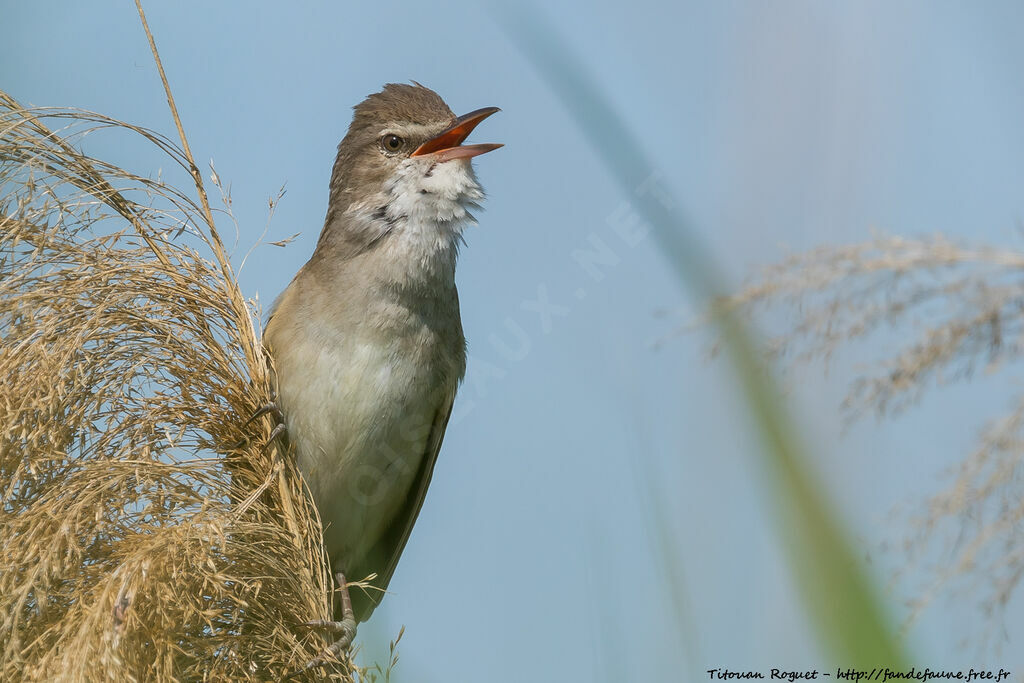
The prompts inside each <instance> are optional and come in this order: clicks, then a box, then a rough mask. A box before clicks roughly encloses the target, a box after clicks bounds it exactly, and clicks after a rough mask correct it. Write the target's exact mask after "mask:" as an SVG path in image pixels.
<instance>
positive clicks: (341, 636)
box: [300, 572, 356, 673]
mask: <svg viewBox="0 0 1024 683" xmlns="http://www.w3.org/2000/svg"><path fill="white" fill-rule="evenodd" d="M334 580H335V581H336V582H337V584H338V590H339V591H341V621H330V620H327V619H317V620H315V621H307V622H306V626H311V627H313V628H322V629H326V630H328V631H331V632H333V633H335V634H337V636H338V639H337V640H335V641H334V642H333V643H332V644H331V645H330V646H328V648H327V649H326V650H324V651H323V653H322V654H320V655H319V656H318V657H314V658H313V659H311V660H309V661H308V662H306V665H305V666H304V667H302V671H309V670H310V669H314V668H316V667H318V666H322V665H324V664H327V663H329V662H331V661H332V660H336V659H339V658H340V657H341V655H342V654H343V653H345V652H347V651H348V649H349V648H350V647H351V646H352V639H353V638H355V637H356V617H355V614H354V613H353V612H352V598H351V597H350V596H349V594H348V583H347V582H346V581H345V575H344V574H342V573H341V572H338V573H337V574H335V575H334ZM300 673H301V672H300Z"/></svg>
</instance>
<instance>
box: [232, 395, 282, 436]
mask: <svg viewBox="0 0 1024 683" xmlns="http://www.w3.org/2000/svg"><path fill="white" fill-rule="evenodd" d="M268 414H269V415H273V416H274V421H275V422H276V424H275V425H274V429H272V430H271V432H270V436H269V437H268V438H267V443H266V446H270V444H272V443H274V439H276V438H278V437H279V436H281V435H282V434H284V433H285V432H287V431H288V427H287V426H286V425H285V423H284V413H283V412H281V406H279V405H278V403H277V394H276V393H271V394H270V401H269V402H267V403H265V404H264V405H262V406H260V407H259V408H258V409H257V410H256V412H254V413H253V414H252V415H251V416H249V419H248V420H246V421H245V423H243V424H242V429H245V428H246V427H248V426H249V425H251V424H252V423H253V422H255V421H256V420H258V419H259V418H261V417H263V416H264V415H268ZM247 442H248V439H242V440H241V441H239V442H238V443H237V444H235V448H236V449H238V448H242V447H243V446H245V444H246V443H247Z"/></svg>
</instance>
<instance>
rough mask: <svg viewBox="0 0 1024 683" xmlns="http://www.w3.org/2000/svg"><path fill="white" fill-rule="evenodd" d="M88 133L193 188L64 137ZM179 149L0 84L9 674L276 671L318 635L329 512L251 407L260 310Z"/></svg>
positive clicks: (294, 663) (261, 362) (1, 489)
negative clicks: (145, 146) (324, 515)
mask: <svg viewBox="0 0 1024 683" xmlns="http://www.w3.org/2000/svg"><path fill="white" fill-rule="evenodd" d="M54 124H57V125H60V126H62V129H61V131H60V133H59V134H58V133H54V132H52V131H51V129H50V128H49V127H48V125H51V126H52V125H54ZM99 129H106V130H109V131H112V132H113V134H116V135H122V136H140V137H141V139H142V140H145V141H146V142H148V143H151V144H152V145H155V146H156V147H157V148H158V149H159V150H160V151H161V152H162V153H164V154H165V155H167V157H168V158H170V159H172V160H173V161H174V162H175V163H177V164H178V165H180V166H182V167H183V168H184V169H185V170H186V171H187V172H189V174H190V175H191V176H192V177H193V179H194V180H195V181H196V185H197V188H196V190H197V194H198V196H199V201H196V200H195V199H193V198H192V197H191V195H189V194H187V193H185V192H183V191H180V190H178V189H175V188H173V187H170V186H169V185H167V184H165V183H163V182H161V181H159V180H153V179H150V178H145V177H142V176H139V175H137V174H133V173H131V172H129V171H127V170H125V169H122V168H118V167H116V166H114V165H111V164H109V163H104V162H103V161H100V160H98V159H94V158H90V157H89V156H87V155H85V154H83V153H82V152H80V151H78V149H76V147H75V144H76V139H78V136H81V135H84V134H85V133H87V132H92V131H96V130H99ZM182 139H183V141H184V138H182ZM184 149H185V150H186V151H183V150H182V149H181V148H179V147H178V146H176V145H175V144H174V143H172V142H171V141H169V140H168V139H166V138H165V137H163V136H161V135H159V134H157V133H154V132H152V131H149V130H145V129H143V128H139V127H135V126H131V125H128V124H125V123H123V122H120V121H116V120H113V119H109V118H106V117H104V116H100V115H97V114H92V113H88V112H82V111H76V110H56V109H45V110H26V109H23V108H22V107H20V106H19V105H18V104H17V102H15V101H14V100H13V99H12V98H10V97H8V96H7V95H6V94H3V93H0V377H2V378H3V384H2V387H0V496H2V497H0V538H2V540H3V553H2V555H0V680H4V681H19V680H26V681H52V680H74V681H79V680H88V681H93V680H96V681H99V680H112V681H114V680H116V681H142V680H145V681H153V680H157V681H170V680H204V681H205V680H266V679H270V678H280V677H281V675H283V674H284V673H286V672H289V671H294V670H296V669H298V668H300V667H301V665H302V664H303V663H304V662H305V661H307V660H308V659H310V658H312V657H314V656H316V655H317V654H318V653H319V652H320V650H321V649H322V648H323V646H324V639H323V637H322V636H321V635H320V634H312V633H310V631H309V629H307V628H304V627H303V626H301V622H304V621H306V620H308V619H324V618H328V617H329V604H330V589H331V585H330V583H329V581H330V580H329V577H328V573H327V565H326V561H325V558H324V555H323V552H322V549H321V542H320V538H321V533H320V523H319V520H318V518H317V515H316V511H315V510H314V508H313V507H312V506H311V504H310V503H309V502H308V497H307V496H306V494H305V492H304V490H303V484H302V480H301V477H300V476H299V474H298V473H297V471H296V470H295V469H294V467H293V465H292V461H291V459H290V458H289V457H286V454H285V453H283V452H281V448H280V446H279V445H278V444H276V443H275V444H267V443H266V440H267V437H268V435H269V433H270V430H271V429H272V427H273V424H272V419H271V418H269V417H267V418H262V419H260V420H257V421H254V422H253V423H252V424H249V425H246V424H245V421H246V417H247V416H249V415H251V414H252V413H253V412H254V411H255V410H256V409H257V408H258V407H259V406H260V405H261V404H264V403H266V402H267V401H268V400H269V375H268V364H267V363H268V361H267V360H266V358H265V356H264V354H263V351H262V348H261V344H260V331H259V328H258V325H259V311H258V308H257V306H256V305H255V303H254V302H252V301H247V300H246V299H245V298H244V297H243V295H242V293H241V291H240V289H239V287H238V283H237V281H236V279H235V275H234V272H233V270H232V267H231V264H230V262H229V260H228V257H227V255H226V254H225V250H224V247H223V245H222V243H221V240H220V238H219V236H218V233H217V230H216V228H215V226H214V225H213V221H212V213H211V212H210V210H209V207H208V205H207V203H206V198H205V191H204V190H203V189H202V184H201V178H200V177H199V173H198V170H197V169H196V168H195V165H194V163H193V162H192V159H191V155H190V154H189V153H188V152H187V145H185V146H184ZM239 444H243V445H239ZM321 673H322V671H321ZM334 676H335V677H336V678H338V679H341V680H350V679H349V678H348V677H347V674H342V673H336V674H334Z"/></svg>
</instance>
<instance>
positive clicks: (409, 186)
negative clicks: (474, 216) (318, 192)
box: [328, 83, 501, 225]
mask: <svg viewBox="0 0 1024 683" xmlns="http://www.w3.org/2000/svg"><path fill="white" fill-rule="evenodd" d="M496 111H498V108H497V107H486V108H484V109H477V110H476V111H473V112H470V113H469V114H465V115H464V116H455V114H453V113H452V111H451V109H449V108H448V105H446V104H445V103H444V100H442V99H441V97H440V96H438V94H437V93H435V92H434V91H433V90H431V89H429V88H426V87H424V86H422V85H419V84H415V85H405V84H397V83H390V84H388V85H385V86H384V89H383V90H382V91H381V92H378V93H374V94H373V95H370V96H369V97H367V98H366V99H365V100H363V101H362V102H361V103H359V104H358V105H356V107H355V115H354V116H353V118H352V123H351V125H350V126H349V129H348V133H347V134H346V135H345V138H344V139H343V140H342V141H341V144H340V145H338V157H337V160H336V161H335V164H334V173H333V176H332V179H331V208H330V210H329V214H328V223H330V222H331V218H332V216H331V215H330V214H331V213H334V214H335V215H339V212H342V213H345V214H348V216H349V217H357V216H363V217H366V216H369V217H376V218H377V219H379V220H383V221H385V222H390V223H391V224H392V225H393V224H394V223H395V222H397V221H400V220H401V221H409V220H412V221H413V222H434V223H445V222H446V221H447V222H459V221H460V219H462V218H465V217H468V216H469V214H468V213H467V207H471V206H473V205H474V203H475V202H476V201H477V200H479V199H480V198H481V197H482V196H483V194H482V191H481V189H480V186H479V185H478V183H477V181H476V176H475V175H474V173H473V168H472V166H471V164H470V159H472V158H473V157H475V156H478V155H480V154H484V153H486V152H490V151H491V150H494V149H497V148H498V147H501V145H499V144H474V145H464V144H462V143H463V142H464V141H465V140H466V138H467V137H469V134H470V133H471V132H472V131H473V129H474V128H475V127H476V126H477V124H479V123H480V122H481V121H483V120H484V119H485V118H487V117H488V116H490V115H491V114H493V113H495V112H496Z"/></svg>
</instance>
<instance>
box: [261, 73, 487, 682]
mask: <svg viewBox="0 0 1024 683" xmlns="http://www.w3.org/2000/svg"><path fill="white" fill-rule="evenodd" d="M496 111H498V109H497V108H496V107H488V108H485V109H478V110H476V111H474V112H471V113H469V114H466V115H464V116H458V117H456V116H455V115H454V114H453V113H452V111H451V110H450V109H449V108H448V106H447V105H446V104H445V103H444V101H443V100H442V99H441V98H440V97H439V96H438V95H437V93H435V92H434V91H433V90H430V89H429V88H426V87H424V86H422V85H419V84H418V83H417V84H412V85H405V84H394V83H391V84H388V85H385V86H384V89H383V90H382V91H381V92H378V93H375V94H373V95H370V96H369V97H367V98H366V99H365V100H364V101H363V102H361V103H360V104H358V105H356V107H355V114H354V116H353V118H352V123H351V125H350V126H349V129H348V133H347V134H346V135H345V138H344V139H343V140H342V141H341V144H339V145H338V156H337V159H336V160H335V162H334V170H333V173H332V176H331V185H330V199H329V203H328V208H327V218H326V221H325V223H324V228H323V231H322V232H321V234H320V239H319V241H318V242H317V245H316V249H315V251H314V252H313V255H312V257H311V258H310V259H309V261H308V262H307V263H306V264H305V265H304V266H303V267H302V269H301V270H299V272H298V274H297V275H296V276H295V278H294V279H293V280H292V281H291V284H289V285H288V287H287V289H285V291H284V292H283V293H282V294H281V296H280V297H279V298H278V300H277V302H276V303H275V305H274V307H273V309H272V312H271V314H270V318H269V320H268V322H267V326H266V331H265V334H264V344H265V346H266V348H267V351H268V353H269V354H270V356H271V358H272V359H273V366H274V370H275V382H276V392H277V405H278V407H279V408H280V412H281V414H282V417H283V420H284V426H285V429H286V433H287V438H288V439H289V440H290V441H291V442H292V443H293V444H294V446H295V453H296V458H297V461H296V462H297V465H298V468H299V469H300V471H301V472H302V473H303V476H304V477H305V479H306V482H307V484H308V485H309V488H310V491H311V492H312V495H313V499H314V502H315V503H316V505H317V508H318V510H319V512H320V517H321V520H322V522H323V532H324V545H325V548H326V550H327V553H328V556H329V558H330V563H331V567H332V570H333V571H334V572H336V574H340V575H341V576H338V579H337V580H338V581H339V583H340V584H341V585H340V588H341V590H340V595H341V605H340V608H341V612H342V619H341V620H340V621H336V622H311V624H314V625H318V626H324V627H328V628H333V629H334V630H335V631H336V632H337V633H338V634H339V638H338V640H337V642H336V643H335V644H334V645H332V646H331V648H329V650H331V651H333V652H334V653H335V654H337V653H339V652H341V651H342V650H343V649H344V648H347V647H348V645H349V644H350V643H351V639H352V637H353V636H354V634H355V627H356V624H357V623H358V622H362V621H365V620H366V619H368V618H369V616H370V614H371V613H372V612H373V610H374V608H375V607H376V606H377V604H378V603H379V601H380V597H381V596H382V595H383V589H385V588H386V587H387V585H388V583H389V581H390V580H391V577H392V574H393V573H394V571H395V566H396V564H397V563H398V559H399V557H400V556H401V554H402V550H403V549H404V548H405V544H406V541H408V539H409V533H410V531H411V530H412V527H413V524H414V523H415V521H416V517H417V515H418V514H419V511H420V508H421V506H422V505H423V499H424V496H425V495H426V492H427V486H428V484H429V483H430V478H431V474H432V473H433V470H434V463H435V462H436V460H437V454H438V450H439V449H440V448H441V440H442V439H443V438H444V432H445V428H446V426H447V424H448V417H449V415H450V414H451V410H452V401H453V400H454V398H455V392H456V389H457V388H458V386H459V383H460V382H461V380H462V377H463V374H464V373H465V369H466V341H465V338H464V336H463V332H462V322H461V319H460V315H459V297H458V292H457V291H456V288H455V262H456V258H457V256H458V253H459V247H460V245H461V244H462V243H463V237H462V233H463V230H464V229H465V228H466V227H467V226H468V225H470V224H472V223H474V222H475V219H474V217H473V215H472V214H471V213H470V211H471V210H473V209H477V208H479V204H478V202H479V201H480V200H481V199H482V198H483V196H484V195H483V190H482V189H481V187H480V184H479V182H477V178H476V175H475V173H474V172H473V167H472V165H471V161H470V160H471V159H472V158H473V157H475V156H478V155H480V154H484V153H485V152H489V151H491V150H494V149H497V148H498V147H501V145H498V144H474V145H464V144H462V143H463V142H464V141H465V140H466V138H467V137H468V136H469V134H470V132H471V131H472V130H473V129H474V128H475V127H476V125H477V124H478V123H480V122H481V121H482V120H483V119H485V118H487V117H488V116H490V115H491V114H493V113H495V112H496ZM374 573H375V574H376V575H377V578H376V580H375V581H374V582H373V584H374V586H375V588H376V589H378V590H375V591H371V592H368V593H367V592H364V591H355V590H354V591H352V594H351V596H349V594H348V591H347V589H346V588H345V586H344V581H345V578H344V577H349V578H352V579H356V580H358V579H361V578H363V577H366V576H369V575H370V574H374ZM320 661H322V659H321V660H320ZM314 663H318V661H317V660H314V662H311V665H312V664H314Z"/></svg>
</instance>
